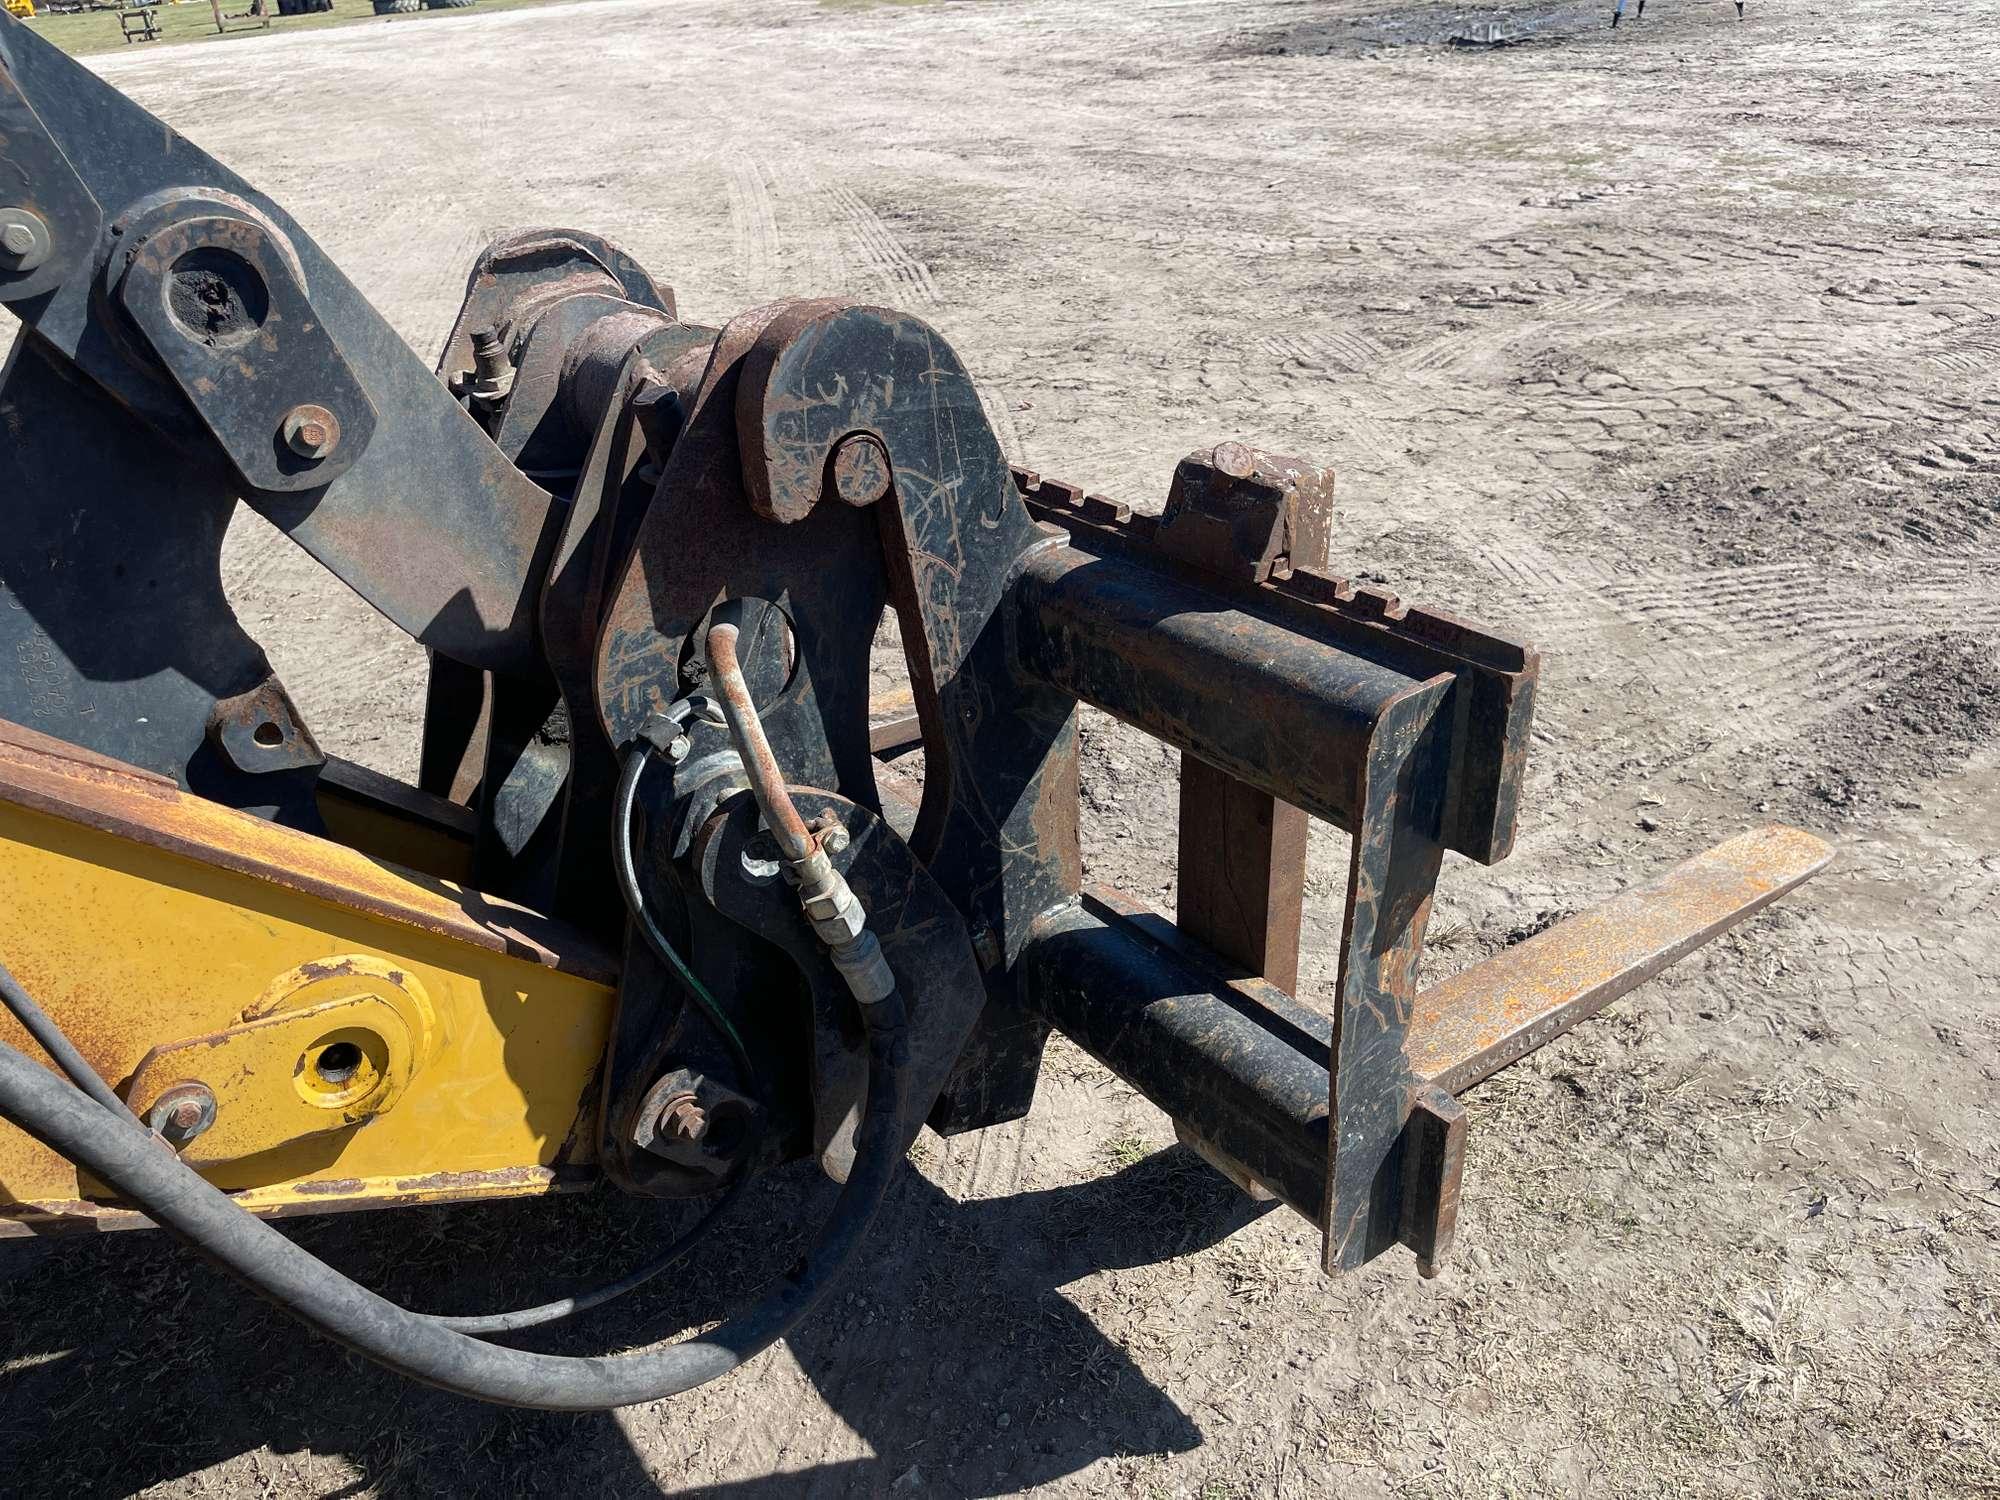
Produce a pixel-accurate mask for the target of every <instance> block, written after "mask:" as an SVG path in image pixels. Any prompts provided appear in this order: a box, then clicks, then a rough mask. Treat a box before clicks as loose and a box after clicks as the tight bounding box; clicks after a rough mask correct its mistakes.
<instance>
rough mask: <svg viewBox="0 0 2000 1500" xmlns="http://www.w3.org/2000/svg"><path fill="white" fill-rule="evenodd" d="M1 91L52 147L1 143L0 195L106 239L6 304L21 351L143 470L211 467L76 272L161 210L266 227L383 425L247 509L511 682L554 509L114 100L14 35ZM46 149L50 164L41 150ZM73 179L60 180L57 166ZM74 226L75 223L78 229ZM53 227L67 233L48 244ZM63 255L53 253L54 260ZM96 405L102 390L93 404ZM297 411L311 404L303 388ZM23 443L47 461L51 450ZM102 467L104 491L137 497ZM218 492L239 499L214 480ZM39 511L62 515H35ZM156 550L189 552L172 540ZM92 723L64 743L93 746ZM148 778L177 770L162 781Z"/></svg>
mask: <svg viewBox="0 0 2000 1500" xmlns="http://www.w3.org/2000/svg"><path fill="white" fill-rule="evenodd" d="M0 40H4V47H5V60H6V63H7V80H8V81H7V85H6V92H7V95H8V97H9V98H12V99H14V100H15V101H16V103H15V105H14V107H13V109H12V111H11V114H12V116H13V118H11V119H9V120H8V121H7V123H8V124H9V125H15V124H18V123H21V122H22V121H24V120H25V118H26V115H25V110H24V109H23V108H22V107H21V105H20V103H19V102H18V101H21V100H25V101H26V104H27V105H28V106H31V107H32V110H33V113H34V115H35V117H37V118H38V119H39V121H40V123H41V125H42V126H43V127H45V129H46V136H44V135H43V134H42V132H40V131H36V130H33V129H29V130H24V131H20V132H18V133H16V132H12V131H10V132H9V133H8V135H7V137H6V139H5V140H4V141H0V182H4V183H5V184H6V187H7V191H8V192H15V191H32V192H34V193H42V192H51V193H55V194H62V193H66V192H70V191H72V184H74V183H80V184H81V185H82V189H83V191H84V192H85V193H87V195H88V196H89V197H90V198H92V199H94V200H95V201H96V203H97V204H98V205H99V207H100V208H101V209H102V212H103V224H104V226H105V228H103V229H100V230H99V231H97V232H96V234H95V235H94V237H93V239H92V242H91V243H90V244H89V246H88V248H87V250H86V251H85V254H84V260H83V261H82V262H80V263H77V264H75V265H71V264H70V263H69V262H68V261H65V262H64V264H65V266H66V267H67V269H66V271H65V273H64V275H63V277H62V280H61V283H60V285H57V286H54V287H53V288H52V289H51V290H49V291H48V292H46V293H44V294H42V295H39V296H36V297H33V298H31V299H29V300H27V301H16V302H13V303H12V306H13V309H14V310H15V311H16V312H17V313H18V314H20V316H21V317H22V320H23V322H24V323H25V324H26V325H27V327H28V329H29V330H30V331H31V337H34V338H38V339H40V340H42V341H44V342H45V343H46V344H47V345H48V346H49V347H50V348H51V349H52V350H53V351H55V352H56V353H57V354H59V355H60V357H61V358H62V360H63V361H65V362H66V363H69V364H72V365H73V366H74V367H75V368H76V369H77V370H79V371H81V372H82V373H83V375H84V376H86V377H87V381H86V382H83V383H78V384H76V385H75V386H74V387H72V389H71V391H70V397H71V399H72V400H73V402H74V404H76V405H79V406H81V405H83V404H86V403H89V402H93V401H95V402H100V403H104V404H106V405H109V406H111V407H113V408H114V409H117V410H119V412H120V418H121V419H122V420H125V421H128V422H129V421H130V419H131V416H133V415H136V416H137V417H139V419H140V420H141V421H143V422H145V423H146V424H148V425H149V426H151V427H152V428H153V430H154V431H155V432H157V433H158V434H159V435H160V436H161V437H162V438H163V439H165V440H166V441H167V442H169V443H171V444H173V445H175V446H177V447H179V448H181V449H182V450H184V452H185V453H186V454H187V456H188V457H187V458H183V457H182V456H180V455H176V454H170V453H164V452H163V453H157V454H155V455H153V456H152V457H151V458H150V460H149V462H150V465H151V466H153V467H160V466H165V465H172V464H180V463H184V462H187V461H188V460H189V459H193V460H194V461H196V462H199V461H200V457H201V455H203V454H205V453H208V452H212V451H213V450H214V446H215V444H214V439H213V437H212V436H211V435H210V433H209V431H208V426H207V424H206V423H204V422H203V420H202V419H201V417H200V416H198V415H197V412H196V407H197V406H199V405H200V404H201V402H202V401H203V400H205V399H209V398H207V397H205V396H204V395H203V394H202V393H201V392H200V391H196V392H195V393H194V396H193V397H192V401H193V404H190V398H189V397H186V396H183V395H182V394H181V393H180V392H179V391H178V390H177V389H176V388H175V387H174V386H173V385H172V384H170V383H169V382H168V381H167V380H166V379H164V378H163V373H162V372H161V371H160V370H159V369H158V368H157V367H156V366H154V365H152V364H151V363H150V362H149V360H148V359H147V358H145V357H141V356H143V351H144V347H145V341H144V340H142V339H140V338H138V337H137V336H136V334H135V333H133V332H130V331H121V330H120V328H119V327H118V326H116V317H115V316H114V314H113V310H112V309H110V308H109V307H107V306H106V305H105V303H104V302H103V301H102V299H101V298H99V297H98V296H97V294H96V291H95V287H96V277H95V276H94V275H90V274H83V272H84V269H85V268H86V267H88V268H92V269H94V268H95V267H96V266H98V265H100V264H102V263H103V262H104V261H105V260H106V259H107V258H108V256H109V254H110V251H111V248H112V247H111V244H110V242H109V237H108V229H109V226H110V225H111V224H113V223H115V222H117V221H119V220H121V219H125V218H127V217H129V216H130V215H131V214H133V213H134V212H135V211H137V210H141V209H143V208H145V207H148V206H151V205H153V204H157V203H159V202H162V201H166V200H168V199H171V198H175V197H181V198H193V197H198V198H201V199H204V200H209V201H213V202H222V203H227V204H232V205H234V206H235V207H236V208H238V209H240V210H241V211H243V213H244V214H245V215H246V216H247V217H249V218H252V219H254V220H256V221H258V222H259V223H261V224H263V225H266V226H268V230H269V232H270V234H271V235H272V237H273V238H274V240H276V241H279V242H281V246H280V248H281V250H282V251H284V252H288V258H289V264H290V265H291V266H292V267H294V268H295V270H296V276H297V281H298V284H299V286H300V287H301V288H302V289H303V292H304V296H305V297H306V298H307V299H308V301H309V305H310V310H311V321H312V323H313V324H314V326H315V327H316V328H317V329H321V330H324V334H325V336H326V337H327V338H328V339H330V340H331V342H332V344H333V345H334V346H336V347H337V348H338V350H339V352H340V354H341V355H342V356H343V357H344V359H345V361H346V363H347V365H348V366H349V368H350V369H351V370H352V372H353V376H354V378H355V379H356V380H357V381H358V383H359V386H360V389H361V390H362V391H363V392H364V393H365V395H366V398H367V400H368V401H369V402H370V403H371V404H372V405H373V407H374V409H375V411H376V412H377V413H378V414H379V417H380V421H379V425H378V426H377V428H376V432H375V436H374V438H373V440H372V441H370V442H369V443H368V444H367V446H366V448H365V450H364V451H363V452H361V453H360V454H359V456H358V457H357V458H356V460H355V462H354V465H353V467H352V468H351V469H349V470H348V471H347V472H346V473H344V474H341V475H339V476H338V477H337V478H335V479H334V480H333V481H332V482H331V483H328V484H325V485H323V486H317V487H312V488H308V489H305V490H303V491H298V492H294V493H289V494H278V493H272V492H269V491H264V490H260V489H254V488H251V489H248V490H247V492H246V493H243V494H242V498H243V499H245V500H246V501H248V502H249V503H250V504H251V505H253V506H255V507H256V508H257V509H258V510H260V511H261V512H262V513H263V514H264V515H265V516H266V518H267V519H269V520H270V521H271V522H272V523H273V524H274V525H276V526H277V527H278V528H279V529H280V530H282V531H285V532H286V533H288V534H289V535H290V536H291V537H292V539H293V540H294V541H296V542H298V543H299V544H300V545H301V546H303V547H304V548H305V549H306V550H307V551H308V552H309V553H311V554H312V555H313V556H314V557H316V558H317V559H318V560H319V561H320V562H321V563H323V564H324V565H325V566H326V567H327V568H328V569H329V570H330V571H332V572H333V573H334V574H335V575H337V576H338V577H339V578H340V579H341V580H342V581H343V582H345V583H346V584H348V586H349V587H351V588H353V589H354V590H355V591H356V592H357V593H359V594H360V595H361V596H362V597H363V598H365V599H367V600H368V601H369V602H370V603H371V604H373V605H374V606H375V607H376V608H377V609H379V610H380V611H381V612H382V613H383V614H384V615H386V616H388V617H389V619H391V620H392V621H394V622H395V623H396V624H397V625H399V626H400V627H402V628H403V629H404V630H406V631H407V632H409V633H410V634H411V635H412V636H414V637H415V638H416V639H417V640H419V641H420V642H422V643H423V644H424V645H426V646H429V647H431V648H433V649H434V650H436V651H439V652H442V653H444V654H445V655H448V656H451V657H454V658H455V659H458V660H462V661H466V662H469V663H472V664H473V665H477V666H482V667H490V668H495V669H500V670H506V669H510V668H514V669H518V668H520V667H522V666H524V665H526V664H528V663H531V662H532V661H533V660H534V655H535V631H534V599H533V597H532V594H531V590H530V588H529V583H530V580H532V579H536V578H538V577H539V576H540V572H541V567H542V563H543V561H544V559H545V555H546V551H547V549H548V548H550V547H552V546H553V545H554V540H555V538H554V528H553V526H552V525H551V519H552V516H551V500H550V497H549V496H548V495H547V494H546V493H545V492H544V491H542V490H541V489H540V488H539V487H538V486H536V485H535V484H534V483H533V482H531V481H530V480H528V479H527V478H525V477H524V476H523V475H522V474H521V473H520V472H519V471H518V470H516V469H515V468H514V466H513V465H512V464H510V463H508V462H507V460H506V458H505V457H504V456H503V455H502V454H501V453H500V451H499V450H498V449H497V448H495V447H494V446H493V444H492V443H491V442H490V441H488V439H487V438H486V435H485V434H484V433H483V432H481V431H480V429H479V427H478V425H477V424H476V423H475V422H474V421H473V420H472V419H471V417H469V416H468V415H467V414H466V413H465V412H464V411H463V410H462V409H461V408H460V407H459V405H458V403H457V402H456V401H455V400H453V399H452V397H451V394H450V393H449V392H448V391H446V390H445V389H444V388H443V387H442V386H441V385H440V384H439V383H438V381H437V379H436V378H435V377H434V376H433V375H432V374H431V373H430V371H429V370H427V369H425V367H424V365H423V363H422V362H421V361H420V360H419V359H418V358H417V357H416V355H415V354H413V353H412V352H411V351H410V349H409V348H408V346H407V345H405V344H404V343H403V341H402V339H401V338H400V337H398V336H397V334H396V332H395V330H394V329H392V328H390V327H389V325H388V323H387V322H386V321H384V320H383V318H382V316H381V315H380V314H379V313H378V312H376V311H375V309H374V308H373V307H371V306H370V305H369V304H368V301H367V299H366V298H365V297H363V296H362V295H361V293H360V292H359V291H358V290H357V289H356V288H355V287H354V286H353V284H352V283H351V282H349V281H348V280H347V279H346V278H345V277H344V276H342V275H341V273H340V271H339V270H338V269H337V268H336V267H335V265H334V264H333V262H332V261H331V260H330V259H328V257H327V256H326V255H325V254H324V253H323V252H322V251H321V250H320V248H319V247H318V246H317V245H316V244H314V243H313V241H312V239H311V238H310V237H309V236H308V235H307V234H306V233H305V232H304V231H303V230H302V229H300V228H299V226H298V224H297V223H296V222H295V221H294V220H293V219H292V218H291V217H290V216H289V215H288V214H286V213H285V212H284V210H283V209H281V208H280V207H278V205H277V204H275V203H273V202H272V201H271V200H270V199H268V198H266V197H265V196H264V195H263V194H261V193H259V192H257V191H256V189H255V188H253V187H252V186H251V185H250V184H249V183H247V182H245V181H244V180H243V179H242V178H240V177H238V176H237V175H236V174H235V173H233V172H230V171H228V170H227V169H225V168H224V167H222V166H221V165H220V164H218V163H217V162H216V161H215V160H214V159H213V158H211V157H209V156H208V155H207V154H206V153H205V152H203V151H201V150H199V149H197V148H196V147H194V146H193V145H191V144H190V143H188V142H187V141H186V140H184V139H182V138H181V137H180V136H178V135H176V134H175V133H174V132H173V131H171V130H169V129H168V128H167V127H166V126H165V125H164V124H162V123H161V122H160V121H159V120H157V119H155V118H153V117H152V116H151V115H149V114H147V113H146V112H145V111H144V110H142V109H140V108H139V107H138V106H137V105H136V104H134V103H132V102H131V101H130V100H129V99H127V98H125V97H124V96H123V95H122V94H120V93H118V91H117V90H115V89H113V88H112V87H111V86H110V85H108V84H106V83H105V82H103V81H102V80H101V79H99V78H97V77H96V76H95V75H94V74H92V73H91V72H89V71H88V70H87V69H85V68H84V67H82V66H81V65H80V64H78V63H76V62H74V61H73V60H71V59H70V58H68V57H66V56H64V55H63V54H62V53H61V52H60V51H58V50H57V49H56V48H55V47H53V46H52V45H50V44H49V43H48V42H46V41H44V40H43V39H41V38H40V37H38V36H35V35H34V34H33V33H32V32H31V31H30V30H28V29H27V28H26V27H24V26H22V25H21V24H20V23H18V22H16V21H14V20H13V19H11V18H0ZM44 141H52V142H54V143H55V145H56V146H57V147H58V148H59V152H60V154H59V155H52V154H51V153H50V152H49V151H48V150H47V149H46V147H45V146H44V145H42V144H40V143H42V142H44ZM65 162H66V166H65V165H64V163H65ZM79 222H81V221H79ZM59 227H60V226H59ZM65 254H66V252H65ZM239 353H240V354H241V355H242V357H243V358H244V359H245V360H246V361H249V362H251V363H252V364H254V365H256V366H258V367H259V368H264V367H265V366H266V362H267V361H268V362H269V364H268V368H269V369H270V370H271V371H272V372H273V379H274V380H276V381H290V380H292V379H294V378H296V376H297V374H298V371H297V370H296V369H294V368H293V366H292V365H291V363H290V362H289V360H290V355H289V354H288V353H287V348H286V344H285V343H284V341H279V342H278V344H277V347H276V348H275V349H274V350H266V349H265V347H264V344H263V341H261V340H254V341H252V342H251V343H250V344H248V345H246V346H244V348H243V349H242V350H241V351H239ZM92 387H95V389H94V390H93V389H92ZM299 399H300V400H302V401H311V400H312V399H313V397H312V396H311V395H310V394H309V393H308V392H307V391H305V390H302V391H301V394H300V397H299ZM54 440H55V439H54V435H53V434H50V435H49V436H47V437H42V436H38V435H35V434H29V435H28V436H27V437H26V438H25V441H26V442H29V443H32V444H34V445H36V446H37V447H38V448H40V447H43V446H45V445H47V444H49V443H52V442H53V441H54ZM130 478H131V476H130V474H129V473H128V472H127V471H126V470H124V469H113V468H108V467H107V468H105V469H104V470H103V471H102V472H100V473H99V474H98V475H97V477H96V479H95V483H96V484H98V485H100V486H110V485H119V484H124V483H127V482H129V481H130ZM224 483H225V485H226V487H227V489H228V490H237V489H238V488H239V487H240V482H239V481H234V480H225V481H224ZM37 503H44V504H53V503H66V497H62V498H61V499H58V498H57V497H48V498H45V499H39V500H38V501H37ZM165 545H166V546H168V547H169V548H173V547H177V546H180V545H183V543H181V542H179V541H178V540H172V539H170V540H168V541H166V542H165ZM88 731H89V725H88V724H81V723H80V724H78V725H75V726H73V727H72V728H70V729H69V730H67V731H65V732H66V733H67V735H68V737H70V738H72V739H75V740H77V741H79V742H82V743H90V742H91V741H90V736H89V732H88ZM161 769H173V768H171V767H162V768H161Z"/></svg>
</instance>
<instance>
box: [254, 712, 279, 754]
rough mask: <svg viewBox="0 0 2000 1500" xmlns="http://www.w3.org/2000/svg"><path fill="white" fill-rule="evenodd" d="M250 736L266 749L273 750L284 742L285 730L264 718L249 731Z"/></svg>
mask: <svg viewBox="0 0 2000 1500" xmlns="http://www.w3.org/2000/svg"><path fill="white" fill-rule="evenodd" d="M250 738H252V739H253V740H255V741H256V742H257V743H258V744H260V745H262V746H263V747H264V748H265V749H266V750H275V749H277V748H278V746H280V745H282V744H284V742H285V731H284V730H282V729H280V728H279V727H278V726H277V725H276V724H275V723H273V722H272V721H271V720H269V719H266V720H265V721H264V722H263V723H261V724H259V725H258V726H257V727H256V729H255V730H253V731H252V732H251V735H250Z"/></svg>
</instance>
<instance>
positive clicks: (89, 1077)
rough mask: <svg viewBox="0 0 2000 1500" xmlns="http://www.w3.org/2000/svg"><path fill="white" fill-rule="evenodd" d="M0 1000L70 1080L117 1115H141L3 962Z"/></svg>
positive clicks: (130, 1116) (0, 971)
mask: <svg viewBox="0 0 2000 1500" xmlns="http://www.w3.org/2000/svg"><path fill="white" fill-rule="evenodd" d="M0 1000H4V1001H5V1002H6V1005H7V1009H8V1010H10V1011H12V1012H13V1013H14V1019H15V1020H17V1021H19V1022H20V1023H21V1026H22V1029H23V1030H25V1031H26V1032H27V1033H28V1035H29V1036H31V1037H33V1038H34V1039H35V1045H36V1046H38V1047H40V1048H41V1049H42V1050H43V1051H44V1052H46V1053H48V1055H49V1059H50V1061H52V1062H54V1063H55V1065H56V1066H57V1067H59V1068H61V1069H62V1070H63V1072H64V1073H65V1074H67V1075H68V1077H69V1081H70V1082H71V1083H73V1084H75V1085H76V1086H77V1087H78V1088H80V1089H82V1090H83V1091H84V1092H85V1093H86V1094H88V1095H90V1097H91V1098H93V1099H95V1100H96V1101H97V1102H98V1103H99V1104H101V1105H103V1106H104V1107H105V1108H106V1109H108V1110H110V1111H111V1112H112V1113H113V1114H114V1115H123V1116H124V1117H125V1118H126V1119H128V1120H137V1119H138V1118H139V1117H138V1116H137V1115H135V1114H133V1113H132V1106H131V1105H129V1104H127V1103H126V1102H125V1101H124V1100H123V1099H120V1098H119V1097H118V1095H117V1094H115V1093H113V1092H112V1089H111V1085H110V1084H108V1083H106V1082H105V1081H104V1080H103V1079H102V1078H99V1077H98V1076H97V1070H96V1069H95V1068H93V1067H91V1065H90V1064H89V1063H87V1062H85V1061H84V1059H83V1054H82V1053H81V1052H79V1051H77V1050H76V1044H75V1043H74V1042H72V1041H71V1040H70V1039H69V1038H68V1037H67V1036H65V1035H64V1034H63V1029H62V1028H61V1027H60V1026H58V1025H56V1023H55V1022H54V1021H52V1020H50V1019H49V1013H48V1012H47V1011H45V1010H43V1009H42V1008H41V1006H39V1005H37V1004H35V1001H34V998H33V997H32V996H31V995H29V993H28V992H27V991H26V990H24V989H22V988H21V984H20V981H19V980H17V979H15V977H14V974H13V971H12V970H11V969H9V968H8V967H7V966H6V965H5V964H0Z"/></svg>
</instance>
